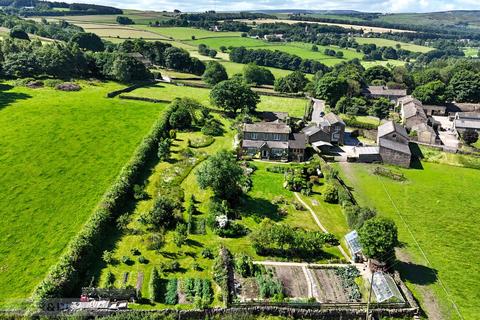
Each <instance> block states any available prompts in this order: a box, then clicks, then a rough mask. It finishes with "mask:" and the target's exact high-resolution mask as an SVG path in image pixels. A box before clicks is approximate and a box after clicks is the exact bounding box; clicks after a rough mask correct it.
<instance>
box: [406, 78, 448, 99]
mask: <svg viewBox="0 0 480 320" xmlns="http://www.w3.org/2000/svg"><path fill="white" fill-rule="evenodd" d="M445 90H446V88H445V84H444V83H443V82H441V81H439V80H436V81H432V82H429V83H426V84H424V85H422V86H418V87H416V88H415V90H414V91H413V93H412V95H413V96H414V97H415V98H417V99H418V100H420V101H422V102H423V103H424V104H443V103H445V100H446V97H445Z"/></svg>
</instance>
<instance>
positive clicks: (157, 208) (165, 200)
mask: <svg viewBox="0 0 480 320" xmlns="http://www.w3.org/2000/svg"><path fill="white" fill-rule="evenodd" d="M177 208H178V205H177V203H175V202H174V201H173V200H172V199H170V198H169V197H167V196H165V195H160V196H159V197H158V198H156V199H155V203H154V204H153V208H152V210H150V212H148V213H147V214H146V216H145V217H144V221H145V222H146V223H147V224H150V225H151V226H152V227H154V228H155V229H156V230H160V229H162V228H169V227H171V226H173V225H174V223H175V210H176V209H177Z"/></svg>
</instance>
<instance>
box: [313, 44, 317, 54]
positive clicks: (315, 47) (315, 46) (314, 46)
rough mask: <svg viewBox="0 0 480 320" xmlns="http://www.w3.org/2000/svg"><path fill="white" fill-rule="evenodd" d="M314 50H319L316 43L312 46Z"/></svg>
mask: <svg viewBox="0 0 480 320" xmlns="http://www.w3.org/2000/svg"><path fill="white" fill-rule="evenodd" d="M312 51H313V52H318V47H317V45H315V44H314V45H313V46H312Z"/></svg>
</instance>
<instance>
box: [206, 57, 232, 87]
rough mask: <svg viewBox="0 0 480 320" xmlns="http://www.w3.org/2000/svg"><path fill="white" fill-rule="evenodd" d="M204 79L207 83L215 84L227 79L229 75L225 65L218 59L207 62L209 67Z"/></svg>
mask: <svg viewBox="0 0 480 320" xmlns="http://www.w3.org/2000/svg"><path fill="white" fill-rule="evenodd" d="M202 79H203V81H205V83H206V84H208V85H210V86H214V85H216V84H217V83H219V82H222V81H224V80H227V79H228V75H227V71H226V70H225V67H224V66H223V65H221V64H220V63H218V62H217V61H210V62H208V64H207V68H206V69H205V73H204V74H203V76H202Z"/></svg>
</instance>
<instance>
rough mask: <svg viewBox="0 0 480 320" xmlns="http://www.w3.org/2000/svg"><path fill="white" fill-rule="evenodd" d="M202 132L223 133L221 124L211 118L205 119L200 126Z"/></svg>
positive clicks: (205, 133) (215, 134) (217, 134)
mask: <svg viewBox="0 0 480 320" xmlns="http://www.w3.org/2000/svg"><path fill="white" fill-rule="evenodd" d="M202 133H203V134H204V135H207V136H221V135H222V134H223V129H222V124H221V123H220V122H218V121H217V120H215V119H213V118H212V119H207V120H206V121H205V125H204V126H203V127H202ZM212 143H213V142H212Z"/></svg>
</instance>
